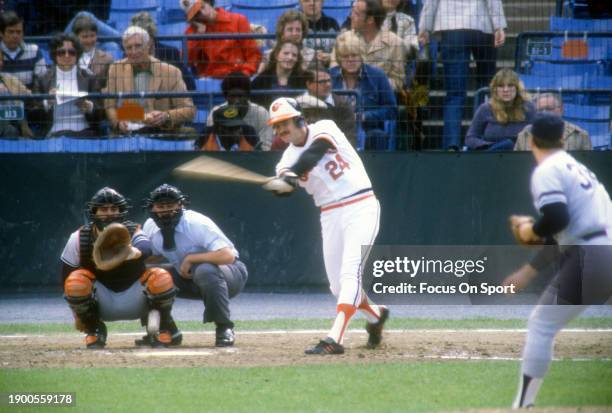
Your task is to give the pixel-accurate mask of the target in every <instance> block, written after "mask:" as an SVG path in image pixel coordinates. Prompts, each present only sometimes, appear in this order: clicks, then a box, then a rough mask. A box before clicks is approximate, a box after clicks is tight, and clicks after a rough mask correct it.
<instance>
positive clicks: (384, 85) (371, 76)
mask: <svg viewBox="0 0 612 413" xmlns="http://www.w3.org/2000/svg"><path fill="white" fill-rule="evenodd" d="M330 74H331V77H332V88H333V89H345V87H344V80H343V77H342V69H341V67H340V66H336V67H334V68H332V69H331V70H330ZM357 91H358V92H359V93H360V94H361V102H360V105H359V106H357V107H356V108H355V112H356V113H357V114H358V115H359V114H360V113H363V120H364V122H363V128H364V129H365V130H368V129H374V128H377V129H381V130H382V129H384V121H385V120H395V119H397V100H396V99H395V93H394V92H393V89H392V88H391V84H390V83H389V79H388V78H387V76H386V75H385V72H383V71H382V70H381V69H379V68H377V67H375V66H371V65H368V64H365V63H364V64H363V65H362V66H361V74H360V76H359V86H358V87H357Z"/></svg>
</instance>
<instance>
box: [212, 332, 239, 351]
mask: <svg viewBox="0 0 612 413" xmlns="http://www.w3.org/2000/svg"><path fill="white" fill-rule="evenodd" d="M234 341H236V335H235V334H234V330H232V329H231V328H222V329H217V333H216V337H215V346H217V347H231V346H233V345H234Z"/></svg>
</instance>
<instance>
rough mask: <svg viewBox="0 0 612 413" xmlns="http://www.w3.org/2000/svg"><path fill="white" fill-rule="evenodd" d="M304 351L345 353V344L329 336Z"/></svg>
mask: <svg viewBox="0 0 612 413" xmlns="http://www.w3.org/2000/svg"><path fill="white" fill-rule="evenodd" d="M304 353H306V354H321V355H325V354H344V346H343V345H342V344H338V343H336V340H334V339H333V338H331V337H327V338H326V339H325V340H321V341H319V344H317V345H316V346H314V347H311V348H307V349H306V350H305V351H304Z"/></svg>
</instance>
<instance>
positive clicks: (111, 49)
mask: <svg viewBox="0 0 612 413" xmlns="http://www.w3.org/2000/svg"><path fill="white" fill-rule="evenodd" d="M100 49H101V50H104V51H105V52H106V53H109V54H110V55H111V56H113V59H115V60H121V59H123V49H122V48H121V46H119V44H117V43H115V42H104V43H102V44H101V45H100Z"/></svg>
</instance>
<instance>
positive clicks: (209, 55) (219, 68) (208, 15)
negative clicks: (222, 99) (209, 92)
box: [180, 0, 261, 78]
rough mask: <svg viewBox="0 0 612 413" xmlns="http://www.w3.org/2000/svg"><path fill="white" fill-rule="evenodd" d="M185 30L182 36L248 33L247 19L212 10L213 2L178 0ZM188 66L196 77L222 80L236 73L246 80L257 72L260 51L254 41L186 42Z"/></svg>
mask: <svg viewBox="0 0 612 413" xmlns="http://www.w3.org/2000/svg"><path fill="white" fill-rule="evenodd" d="M180 1H181V3H180V4H181V7H182V8H183V10H185V13H186V15H187V21H188V22H189V27H188V28H187V30H185V34H187V35H190V34H206V33H228V34H236V33H251V26H250V25H249V21H248V19H247V18H246V17H245V16H243V15H241V14H238V13H230V12H228V11H226V10H224V9H223V8H221V7H217V8H215V7H214V5H215V1H214V0H180ZM187 53H188V60H189V64H190V65H191V66H192V67H194V69H195V74H196V76H198V77H214V78H224V77H225V76H226V75H227V74H229V73H231V72H235V71H240V72H243V73H245V74H246V75H248V76H251V75H254V74H255V73H256V72H257V67H258V66H259V62H260V61H261V51H260V50H259V48H258V47H257V43H256V42H255V39H233V40H232V39H223V40H217V39H215V40H190V41H188V42H187Z"/></svg>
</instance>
